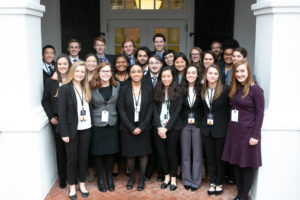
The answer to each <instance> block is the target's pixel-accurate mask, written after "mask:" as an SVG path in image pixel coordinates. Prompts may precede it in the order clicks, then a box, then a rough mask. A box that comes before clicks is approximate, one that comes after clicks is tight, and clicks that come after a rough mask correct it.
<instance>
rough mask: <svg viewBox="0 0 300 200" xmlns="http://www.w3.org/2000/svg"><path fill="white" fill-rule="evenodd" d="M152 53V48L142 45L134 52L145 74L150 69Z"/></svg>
mask: <svg viewBox="0 0 300 200" xmlns="http://www.w3.org/2000/svg"><path fill="white" fill-rule="evenodd" d="M150 55H151V52H150V49H148V47H140V48H138V50H136V52H135V53H134V58H135V60H136V63H137V64H139V65H141V66H142V68H143V72H144V75H146V74H147V73H148V71H149V68H148V60H149V56H150Z"/></svg>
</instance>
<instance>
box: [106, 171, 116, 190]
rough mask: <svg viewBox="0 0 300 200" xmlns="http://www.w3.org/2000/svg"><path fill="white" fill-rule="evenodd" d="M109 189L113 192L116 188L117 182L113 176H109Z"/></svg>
mask: <svg viewBox="0 0 300 200" xmlns="http://www.w3.org/2000/svg"><path fill="white" fill-rule="evenodd" d="M107 189H108V190H109V191H110V192H112V191H114V190H115V184H114V180H113V178H112V176H111V175H110V176H107Z"/></svg>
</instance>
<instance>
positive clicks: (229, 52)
mask: <svg viewBox="0 0 300 200" xmlns="http://www.w3.org/2000/svg"><path fill="white" fill-rule="evenodd" d="M232 53H233V49H225V51H224V56H223V58H224V62H225V63H226V64H227V65H231V64H232Z"/></svg>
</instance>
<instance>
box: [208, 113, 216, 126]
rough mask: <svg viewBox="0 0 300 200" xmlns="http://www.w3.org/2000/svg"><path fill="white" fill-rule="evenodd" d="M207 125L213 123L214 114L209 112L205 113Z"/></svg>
mask: <svg viewBox="0 0 300 200" xmlns="http://www.w3.org/2000/svg"><path fill="white" fill-rule="evenodd" d="M207 125H210V126H212V125H214V115H213V114H211V113H209V114H208V115H207Z"/></svg>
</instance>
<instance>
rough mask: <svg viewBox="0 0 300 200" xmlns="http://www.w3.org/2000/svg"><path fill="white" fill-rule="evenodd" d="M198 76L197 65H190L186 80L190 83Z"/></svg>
mask: <svg viewBox="0 0 300 200" xmlns="http://www.w3.org/2000/svg"><path fill="white" fill-rule="evenodd" d="M197 77H198V73H197V68H196V67H189V68H188V70H187V72H186V80H187V81H188V82H189V83H195V81H196V79H197Z"/></svg>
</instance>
